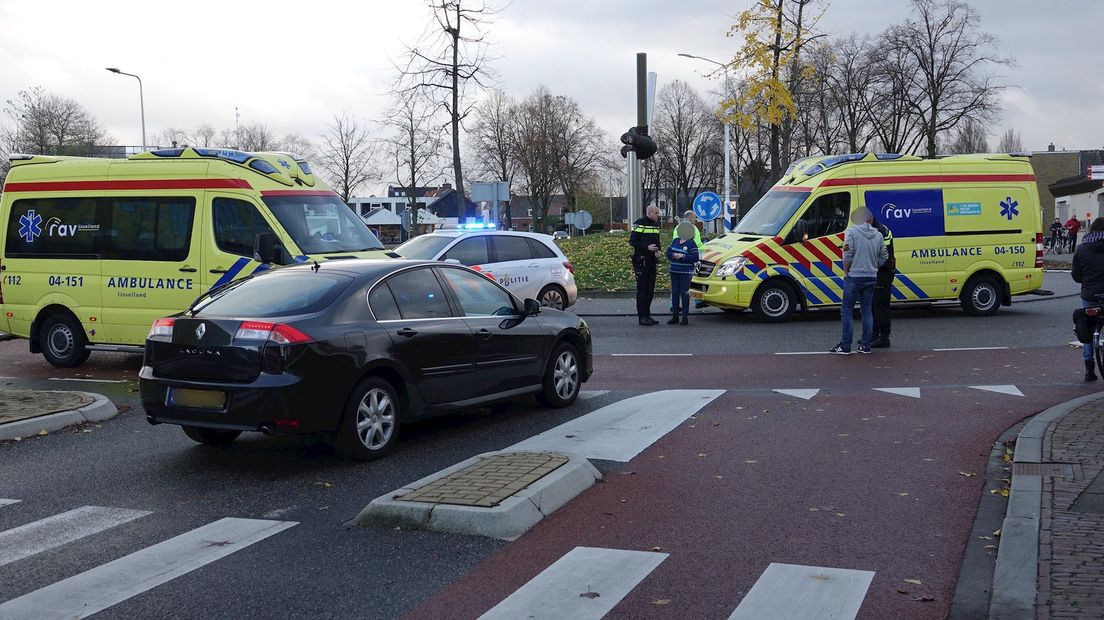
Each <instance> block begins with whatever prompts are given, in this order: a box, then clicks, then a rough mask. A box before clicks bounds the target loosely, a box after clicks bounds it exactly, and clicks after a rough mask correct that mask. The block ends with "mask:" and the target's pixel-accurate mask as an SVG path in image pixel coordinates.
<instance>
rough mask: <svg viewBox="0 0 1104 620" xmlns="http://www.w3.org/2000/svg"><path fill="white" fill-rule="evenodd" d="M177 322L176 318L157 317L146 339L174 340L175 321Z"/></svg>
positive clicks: (157, 340)
mask: <svg viewBox="0 0 1104 620" xmlns="http://www.w3.org/2000/svg"><path fill="white" fill-rule="evenodd" d="M175 322H176V319H157V320H156V321H154V322H153V326H152V327H150V330H149V334H148V335H147V336H146V340H153V341H156V342H172V334H173V323H175Z"/></svg>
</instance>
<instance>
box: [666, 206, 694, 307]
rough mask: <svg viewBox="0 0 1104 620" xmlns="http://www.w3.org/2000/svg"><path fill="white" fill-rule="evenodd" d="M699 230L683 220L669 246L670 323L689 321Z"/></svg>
mask: <svg viewBox="0 0 1104 620" xmlns="http://www.w3.org/2000/svg"><path fill="white" fill-rule="evenodd" d="M697 231H698V229H697V227H696V226H694V225H693V224H690V223H688V222H683V223H682V224H679V225H678V226H677V227H676V229H675V233H676V236H675V238H674V240H673V241H671V245H669V246H667V260H669V261H671V319H670V320H669V321H667V324H668V325H674V324H675V323H678V324H680V325H686V324H687V323H688V319H689V316H690V278H693V277H694V266H695V264H696V263H697V262H698V244H697V243H695V242H694V233H696V232H697ZM680 315H681V318H680Z"/></svg>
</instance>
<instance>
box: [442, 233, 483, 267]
mask: <svg viewBox="0 0 1104 620" xmlns="http://www.w3.org/2000/svg"><path fill="white" fill-rule="evenodd" d="M441 259H442V260H457V261H460V264H461V265H467V266H468V267H471V266H472V265H483V264H486V263H489V262H491V259H490V257H489V256H488V255H487V236H486V235H479V236H477V237H467V238H466V239H463V240H461V241H460V243H457V244H456V245H454V246H452V248H451V249H449V251H448V252H445V255H444V256H442V257H441Z"/></svg>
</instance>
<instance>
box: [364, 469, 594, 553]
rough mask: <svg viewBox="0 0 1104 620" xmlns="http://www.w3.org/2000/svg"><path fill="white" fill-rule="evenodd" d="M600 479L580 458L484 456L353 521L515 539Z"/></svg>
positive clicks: (379, 501) (380, 502)
mask: <svg viewBox="0 0 1104 620" xmlns="http://www.w3.org/2000/svg"><path fill="white" fill-rule="evenodd" d="M601 479H602V474H600V473H599V472H598V470H597V469H595V468H594V466H593V465H591V464H590V462H589V461H587V460H586V459H585V458H582V457H578V456H568V455H563V454H555V453H550V452H488V453H485V454H480V455H478V456H474V457H472V458H470V459H468V460H466V461H462V462H460V463H457V464H456V465H454V466H452V467H449V468H447V469H444V470H441V471H439V472H437V473H435V474H432V475H430V476H427V477H425V478H422V479H421V480H418V481H417V482H413V483H411V484H409V485H406V486H405V487H403V488H400V489H396V490H394V491H391V492H390V493H386V494H384V495H381V496H380V497H377V498H376V499H374V500H372V502H371V503H370V504H368V506H366V507H365V508H364V510H362V511H361V512H360V514H359V515H357V517H356V518H355V519H354V522H355V523H356V524H357V525H362V526H381V527H406V528H412V529H423V530H432V531H438V532H448V533H452V534H472V535H475V536H486V537H489V538H499V539H503V540H513V539H515V538H517V537H518V536H521V535H522V534H523V533H525V532H526V530H528V529H529V528H531V527H533V526H534V525H536V524H537V523H539V522H540V521H541V520H542V519H544V518H545V517H546V516H548V515H550V514H552V513H553V512H554V511H556V509H558V508H559V507H561V506H563V505H564V504H566V503H567V502H569V501H571V499H572V498H574V497H575V496H577V495H579V494H580V493H582V492H583V491H585V490H586V489H588V488H589V487H590V485H592V484H594V483H595V482H596V481H598V480H601Z"/></svg>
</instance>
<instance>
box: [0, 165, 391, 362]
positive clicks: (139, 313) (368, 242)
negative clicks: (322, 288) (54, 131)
mask: <svg viewBox="0 0 1104 620" xmlns="http://www.w3.org/2000/svg"><path fill="white" fill-rule="evenodd" d="M0 222H2V223H3V225H4V226H6V227H7V229H6V231H5V232H4V234H2V235H0V332H6V333H8V334H10V335H13V336H16V337H20V338H26V339H28V340H29V342H30V349H31V351H32V352H35V353H37V352H41V353H42V354H43V356H44V357H45V358H46V359H47V360H48V361H49V362H50V363H51V364H53V365H54V366H58V367H68V366H76V365H79V364H81V363H82V362H84V360H85V359H87V358H88V354H89V351H93V350H107V351H135V352H137V351H140V350H141V346H142V345H143V344H144V342H145V337H146V334H147V332H148V331H149V327H150V325H151V324H152V323H153V321H154V320H155V319H157V318H159V317H163V316H166V315H169V314H173V313H175V312H179V311H181V310H184V309H186V308H187V307H188V306H189V305H190V304H191V303H192V301H193V300H194V299H196V297H198V296H199V295H200V294H202V293H204V292H205V291H207V290H209V289H211V288H213V287H217V286H221V285H223V284H225V283H227V282H230V281H233V280H235V279H237V278H243V277H246V276H247V275H250V274H253V273H257V272H259V271H263V270H265V269H268V268H270V267H272V266H274V265H282V264H291V263H295V262H306V261H312V260H318V261H321V260H327V259H339V258H353V257H363V258H369V257H376V258H378V257H383V256H387V255H388V253H387V252H386V251H385V249H384V247H383V245H382V244H381V243H380V241H379V239H377V238H376V236H375V235H373V234H372V232H371V231H370V230H369V229H368V227H367V226H366V225H365V224H364V221H363V220H361V219H360V218H359V217H357V216H356V215H355V214H354V213H353V211H352V210H351V209H349V208H348V207H347V206H346V205H345V203H344V202H342V200H341V198H340V197H339V196H338V195H337V194H335V193H334V192H333V191H332V190H330V189H329V188H328V187H326V186H325V184H324V183H322V181H321V180H319V179H318V178H317V177H316V176H315V175H314V173H313V171H312V170H311V167H310V164H308V163H307V162H306V161H305V160H303V159H301V158H298V157H296V156H294V155H292V154H289V153H246V152H242V151H236V150H230V149H207V148H173V149H162V150H156V151H150V152H145V153H141V154H138V155H134V156H132V157H130V158H129V159H125V160H111V159H92V158H72V157H50V156H40V155H34V156H30V155H16V156H13V158H12V166H11V170H10V172H9V173H8V177H7V181H6V183H5V185H4V187H3V194H2V195H0Z"/></svg>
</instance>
